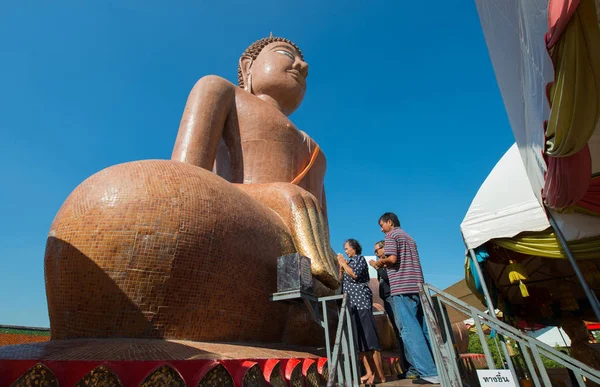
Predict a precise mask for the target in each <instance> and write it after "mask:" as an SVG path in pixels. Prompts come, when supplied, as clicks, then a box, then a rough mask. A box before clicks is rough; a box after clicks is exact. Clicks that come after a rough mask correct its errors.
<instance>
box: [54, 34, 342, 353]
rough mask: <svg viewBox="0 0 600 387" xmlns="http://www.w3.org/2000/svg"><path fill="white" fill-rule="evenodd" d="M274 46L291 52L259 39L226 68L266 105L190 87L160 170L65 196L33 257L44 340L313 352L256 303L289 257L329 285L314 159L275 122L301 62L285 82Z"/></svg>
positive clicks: (297, 91) (299, 75)
mask: <svg viewBox="0 0 600 387" xmlns="http://www.w3.org/2000/svg"><path fill="white" fill-rule="evenodd" d="M275 44H278V45H279V46H281V45H282V44H283V45H284V46H286V45H287V46H288V49H289V50H292V51H295V50H296V48H295V47H294V45H293V44H291V43H290V42H289V41H287V40H285V39H280V38H267V39H263V40H261V41H259V42H256V43H255V44H253V45H252V46H251V47H250V48H249V49H248V51H247V52H246V56H244V57H242V58H241V61H240V63H241V64H243V66H242V67H243V69H242V67H240V69H242V70H243V71H242V78H243V79H246V78H245V77H246V76H247V75H248V74H249V73H248V72H249V71H250V68H252V72H253V74H254V75H253V76H252V77H251V78H252V82H253V85H254V87H256V88H257V89H256V90H259V89H260V90H269V92H270V93H273V95H272V96H271V97H272V98H273V99H274V100H275V101H276V102H277V103H276V104H274V105H273V104H269V103H265V101H264V100H263V99H261V98H259V97H258V96H256V95H254V94H253V89H252V87H248V88H247V90H246V89H243V88H240V87H237V86H235V85H233V84H231V83H230V82H228V81H227V80H225V79H223V78H219V77H217V76H207V77H204V78H202V79H200V80H199V81H198V82H197V83H196V85H195V86H194V87H193V89H192V91H191V93H190V95H189V98H188V100H187V104H186V106H185V108H184V113H183V117H182V120H181V124H180V128H179V132H178V135H177V138H176V140H175V144H174V150H173V154H172V160H145V161H136V162H131V163H126V164H120V165H116V166H112V167H110V168H107V169H105V170H103V171H100V172H98V173H96V174H94V175H93V176H91V177H90V178H88V179H87V180H85V181H84V182H83V183H82V184H81V185H79V186H78V187H77V188H76V189H75V190H74V191H73V192H72V193H71V195H70V196H69V197H68V198H67V200H66V201H65V203H64V204H63V206H62V207H61V209H60V211H59V212H58V214H57V215H56V218H55V219H54V222H53V223H52V226H51V229H50V233H49V237H48V241H47V245H46V254H45V280H46V292H47V297H48V306H49V315H50V323H51V330H52V337H53V338H54V339H69V338H86V337H90V338H91V337H95V338H98V337H106V338H109V337H129V338H166V339H186V340H196V341H235V342H240V341H244V342H250V341H259V342H279V341H282V340H284V339H285V340H287V341H288V342H294V343H303V344H313V343H316V342H317V341H321V339H322V338H321V337H320V336H319V335H318V334H316V333H315V332H317V331H318V326H316V323H312V322H307V323H306V321H305V320H303V319H302V313H301V312H300V311H299V310H293V309H294V308H293V307H292V308H290V307H289V306H287V305H283V304H281V303H274V302H270V301H269V295H270V294H271V293H273V292H275V290H276V262H277V257H278V256H281V255H284V254H288V253H292V252H294V251H298V252H299V253H300V254H302V255H305V256H307V257H309V258H311V260H312V261H311V262H312V272H313V275H315V276H316V277H317V278H319V279H320V280H321V282H322V283H323V284H326V285H328V286H329V287H330V288H332V289H334V288H336V287H337V286H338V283H337V279H336V277H337V263H336V261H335V253H334V252H333V250H332V249H331V246H330V244H329V243H330V242H329V226H328V222H327V211H326V201H325V192H324V185H323V182H324V177H325V170H326V160H325V156H324V153H323V152H322V151H321V150H320V148H319V147H318V145H317V144H316V143H315V142H314V141H313V140H312V139H311V138H310V137H309V136H308V135H307V134H306V133H304V132H302V131H300V130H298V129H297V128H296V127H295V126H294V124H293V123H292V122H291V121H290V119H289V118H288V115H289V114H291V113H292V112H293V111H294V110H295V109H296V108H298V106H299V105H300V103H301V102H302V99H303V97H304V93H305V87H306V83H305V82H306V79H305V75H306V74H305V71H307V67H306V66H307V65H306V63H305V62H304V61H301V63H300V62H298V63H297V64H296V65H300V66H301V68H303V69H304V70H303V72H299V71H298V70H297V69H296V67H297V66H296V65H294V66H293V65H292V64H291V63H290V62H289V57H288V56H284V55H281V54H278V53H276V52H274V51H273V48H274V47H275ZM248 55H250V56H251V57H252V60H250V57H249V56H248ZM299 59H300V57H297V59H294V60H299ZM240 71H241V70H240ZM248 82H249V83H250V80H248ZM221 140H223V141H221ZM219 144H221V145H219ZM213 169H214V170H215V172H216V173H212V170H213ZM317 288H318V289H320V291H321V294H327V293H328V292H329V293H331V290H330V289H327V290H325V288H324V287H323V286H321V287H318V286H317ZM297 316H300V317H299V318H300V320H292V321H290V319H294V318H296V317H297ZM310 324H313V325H314V326H312V325H310Z"/></svg>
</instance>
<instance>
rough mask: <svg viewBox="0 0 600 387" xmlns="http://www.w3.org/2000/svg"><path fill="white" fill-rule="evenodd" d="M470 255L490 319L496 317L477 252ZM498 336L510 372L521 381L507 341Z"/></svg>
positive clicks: (515, 378) (470, 251)
mask: <svg viewBox="0 0 600 387" xmlns="http://www.w3.org/2000/svg"><path fill="white" fill-rule="evenodd" d="M469 255H470V256H471V262H472V263H473V266H475V271H476V272H477V276H478V277H479V283H480V284H481V288H482V289H483V296H484V297H485V302H486V304H487V307H488V314H489V316H490V317H491V316H494V317H496V309H495V308H494V304H493V303H492V297H491V296H490V291H489V290H488V287H487V283H486V282H485V278H484V277H483V272H482V271H481V266H479V262H478V261H477V257H476V256H475V251H474V250H473V249H469ZM498 336H499V337H500V341H501V342H502V351H503V352H504V357H505V358H506V364H507V365H508V369H509V370H510V372H511V374H512V376H513V378H514V380H519V379H518V378H517V371H516V370H515V366H514V364H513V362H512V359H511V358H510V354H509V353H508V348H507V347H506V341H505V339H504V336H502V335H501V334H499V333H498ZM483 344H484V343H481V345H483ZM496 345H498V343H496ZM498 354H500V353H498ZM500 357H502V356H500Z"/></svg>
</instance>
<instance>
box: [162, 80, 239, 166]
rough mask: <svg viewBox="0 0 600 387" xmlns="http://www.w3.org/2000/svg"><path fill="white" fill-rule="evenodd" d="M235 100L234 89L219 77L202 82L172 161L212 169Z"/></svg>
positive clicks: (191, 99) (194, 91)
mask: <svg viewBox="0 0 600 387" xmlns="http://www.w3.org/2000/svg"><path fill="white" fill-rule="evenodd" d="M234 101H235V86H234V85H233V84H231V83H230V82H228V81H227V80H225V79H223V78H220V77H217V76H212V75H211V76H206V77H203V78H202V79H200V80H199V81H198V82H197V83H196V85H194V88H193V89H192V91H191V93H190V95H189V97H188V100H187V103H186V105H185V110H184V112H183V117H182V118H181V124H180V125H179V132H178V133H177V140H176V141H175V147H174V148H173V154H172V156H171V160H176V161H182V162H184V163H189V164H193V165H196V166H198V167H202V168H204V169H208V170H211V169H212V168H213V163H214V161H215V158H216V155H217V150H218V149H219V141H220V139H221V136H222V134H223V127H224V126H225V121H226V119H227V115H228V114H229V111H230V110H231V107H232V106H233V103H234Z"/></svg>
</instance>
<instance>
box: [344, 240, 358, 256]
mask: <svg viewBox="0 0 600 387" xmlns="http://www.w3.org/2000/svg"><path fill="white" fill-rule="evenodd" d="M346 243H347V244H349V245H350V247H352V248H353V249H354V251H356V254H362V247H361V245H360V243H358V241H357V240H356V239H352V238H350V239H348V240H347V241H346V242H345V243H344V244H346Z"/></svg>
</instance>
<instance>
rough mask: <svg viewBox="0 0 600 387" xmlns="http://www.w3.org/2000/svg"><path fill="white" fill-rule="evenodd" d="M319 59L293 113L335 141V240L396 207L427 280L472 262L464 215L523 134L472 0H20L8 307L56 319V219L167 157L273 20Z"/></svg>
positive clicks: (1, 15) (7, 137) (5, 201)
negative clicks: (89, 191)
mask: <svg viewBox="0 0 600 387" xmlns="http://www.w3.org/2000/svg"><path fill="white" fill-rule="evenodd" d="M270 31H272V32H273V34H274V35H277V36H284V37H287V38H289V39H291V40H293V41H294V42H296V43H297V44H298V45H299V46H300V48H301V49H302V50H303V52H304V54H305V58H306V60H307V61H308V63H309V65H310V77H309V79H308V90H307V94H306V98H305V100H304V103H303V105H302V106H301V107H300V109H299V110H298V111H297V112H296V113H294V115H293V116H292V120H293V121H294V122H295V124H296V125H297V126H298V127H299V128H300V129H302V130H304V131H306V132H307V133H308V134H309V135H310V136H312V137H313V138H314V139H315V140H316V141H317V142H318V143H319V144H320V146H321V148H322V149H323V150H324V152H325V154H326V155H327V158H328V171H327V178H326V188H327V199H328V207H329V217H330V228H331V237H332V244H333V246H334V249H335V250H336V251H342V244H343V242H344V240H345V239H347V238H351V237H353V238H356V239H358V240H359V241H360V242H361V243H362V244H363V245H364V247H365V251H366V252H369V253H370V252H371V248H372V245H373V243H374V242H376V241H377V240H379V239H381V238H382V237H383V234H381V232H380V230H379V228H378V226H377V219H378V217H379V215H381V214H382V213H383V212H385V211H394V212H396V213H397V214H398V216H399V217H400V220H401V222H402V226H403V228H405V229H406V230H407V231H408V233H410V234H411V235H412V236H413V237H414V238H415V239H416V241H417V243H418V246H419V250H420V254H421V259H422V262H423V267H424V272H425V277H426V278H425V279H426V281H428V282H430V283H432V284H434V285H436V286H438V287H445V286H448V285H450V284H452V283H454V282H455V281H458V280H460V279H461V278H463V263H464V245H463V242H462V237H461V234H460V229H459V225H460V222H461V221H462V218H463V216H464V214H465V213H466V211H467V209H468V206H469V204H470V202H471V200H472V198H473V196H474V195H475V193H476V191H477V189H478V188H479V186H480V185H481V183H482V182H483V180H484V179H485V177H486V176H487V174H488V173H489V171H490V170H491V169H492V167H493V166H494V165H495V163H496V161H497V160H499V159H500V157H501V156H502V154H503V153H504V152H505V151H506V150H507V149H508V148H509V146H510V145H511V144H512V143H513V141H514V140H513V136H512V132H511V130H510V127H509V124H508V120H507V118H506V113H505V111H504V106H503V104H502V100H501V97H500V93H499V91H498V87H497V84H496V81H495V77H494V73H493V70H492V67H491V63H490V60H489V56H488V52H487V48H486V46H485V42H484V38H483V34H482V32H481V27H480V25H479V19H478V16H477V11H476V8H475V4H474V2H473V1H466V2H465V1H462V2H461V1H458V2H442V1H439V2H419V1H411V2H408V1H386V2H383V1H347V0H346V1H322V0H316V1H312V0H310V1H309V0H307V1H302V2H287V1H260V2H258V1H257V2H246V1H235V2H232V1H187V2H184V1H181V2H166V1H165V2H158V1H146V0H144V1H142V0H139V1H130V0H119V1H79V0H77V1H75V0H71V1H68V0H65V1H59V2H49V1H39V0H32V1H4V2H2V4H1V5H0V50H1V57H2V60H1V61H0V133H1V139H2V140H1V141H0V174H1V176H2V177H1V179H2V183H3V184H2V189H1V190H0V259H1V263H2V264H1V268H0V324H18V325H33V326H48V324H49V322H48V314H47V307H46V295H45V289H44V275H43V258H44V247H45V242H46V236H47V233H48V230H49V227H50V224H51V222H52V220H53V218H54V216H55V215H56V212H57V211H58V209H59V207H60V206H61V204H62V203H63V201H64V200H65V199H66V198H67V196H68V195H69V193H70V192H71V191H72V190H73V189H74V188H75V187H76V186H77V185H78V184H79V183H81V182H82V181H83V180H84V179H86V178H87V177H88V176H90V175H92V174H93V173H95V172H97V171H99V170H101V169H103V168H105V167H108V166H111V165H114V164H118V163H123V162H127V161H132V160H141V159H157V158H158V159H166V158H169V157H170V155H171V150H172V147H173V143H174V140H175V136H176V133H177V129H178V125H179V121H180V118H181V113H182V111H183V107H184V104H185V101H186V98H187V95H188V93H189V91H190V89H191V87H192V86H193V85H194V83H195V81H196V80H197V79H199V78H200V77H202V76H203V75H207V74H217V75H221V76H223V77H225V78H227V79H229V80H231V81H235V79H236V71H237V61H238V58H239V56H240V54H241V53H242V52H243V50H244V49H245V48H246V47H247V46H248V45H249V44H250V43H252V42H253V41H254V40H257V39H259V38H261V37H265V36H268V35H269V32H270Z"/></svg>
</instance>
